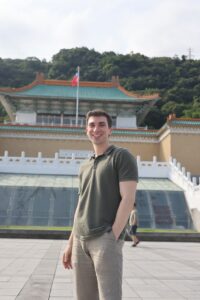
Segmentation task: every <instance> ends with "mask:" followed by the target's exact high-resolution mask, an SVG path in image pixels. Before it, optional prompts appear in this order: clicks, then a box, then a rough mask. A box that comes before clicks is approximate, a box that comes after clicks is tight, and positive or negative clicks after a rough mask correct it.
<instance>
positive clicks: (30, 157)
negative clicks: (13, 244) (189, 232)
mask: <svg viewBox="0 0 200 300" xmlns="http://www.w3.org/2000/svg"><path fill="white" fill-rule="evenodd" d="M76 93H77V88H76V87H72V86H71V82H69V81H64V80H45V79H44V76H43V75H42V74H37V77H36V80H35V81H34V82H33V83H31V84H30V85H28V86H25V87H22V88H1V89H0V101H1V103H2V105H3V106H4V108H5V110H6V112H7V114H8V116H9V119H10V120H9V121H8V122H4V123H3V124H0V179H1V180H0V225H7V226H9V225H44V226H67V225H69V226H71V224H72V222H73V214H74V210H75V207H76V203H77V191H78V179H77V174H78V170H79V166H80V163H81V162H82V161H83V160H84V159H85V158H86V157H88V155H89V154H91V152H92V151H93V149H92V147H91V144H90V142H89V141H88V138H87V137H86V135H85V128H84V127H85V114H86V113H87V112H88V111H89V110H92V109H95V108H101V109H104V110H106V111H108V112H109V113H110V114H111V116H112V119H113V133H112V135H111V143H113V144H115V145H117V146H119V147H124V148H127V149H129V151H130V152H131V153H132V154H133V155H135V156H137V162H138V168H139V175H140V181H139V185H138V191H137V196H136V198H137V201H138V211H139V225H140V226H141V227H147V228H149V227H151V228H169V229H179V228H181V229H192V228H193V227H194V228H196V229H197V230H199V231H200V222H199V216H200V203H199V199H200V184H199V177H200V155H199V149H200V119H178V118H176V116H175V115H173V114H172V115H170V116H169V117H168V119H167V120H166V124H164V126H163V127H162V128H160V129H159V130H149V129H147V128H141V124H142V122H143V120H144V119H145V117H146V115H147V114H148V112H149V109H150V108H151V107H152V106H153V105H154V104H155V103H156V101H157V100H158V99H159V95H157V94H154V95H145V96H141V95H138V94H134V93H129V92H128V91H126V90H125V89H124V88H122V87H121V86H120V84H119V79H118V77H113V78H112V82H80V87H79V101H78V104H79V105H78V122H77V124H76V121H77V94H76Z"/></svg>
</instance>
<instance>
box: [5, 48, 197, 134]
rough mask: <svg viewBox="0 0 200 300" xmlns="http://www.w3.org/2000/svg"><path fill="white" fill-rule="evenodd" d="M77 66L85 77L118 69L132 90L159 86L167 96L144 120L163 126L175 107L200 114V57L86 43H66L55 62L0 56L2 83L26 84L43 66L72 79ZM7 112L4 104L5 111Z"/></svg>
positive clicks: (182, 113) (104, 76)
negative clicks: (151, 55)
mask: <svg viewBox="0 0 200 300" xmlns="http://www.w3.org/2000/svg"><path fill="white" fill-rule="evenodd" d="M77 66H80V77H81V80H83V81H85V80H87V81H110V80H111V77H112V76H116V75H117V76H119V78H120V83H121V85H122V86H124V87H125V88H126V89H127V90H129V91H137V92H140V93H142V94H147V93H153V92H158V93H159V94H160V95H161V101H159V102H158V103H157V104H156V106H155V107H153V108H152V109H151V111H150V112H149V114H148V115H147V117H146V119H145V123H144V124H143V125H144V126H146V125H147V126H148V127H149V128H160V127H161V126H162V125H163V124H164V123H165V121H166V117H167V116H168V115H169V114H170V113H175V114H176V115H177V116H178V117H189V118H200V60H191V59H190V60H188V59H187V57H186V56H184V55H182V57H181V58H179V57H178V56H174V57H173V58H170V57H154V58H149V57H147V56H144V55H142V54H140V53H134V52H131V53H129V54H126V55H122V54H117V53H115V52H113V51H110V52H103V53H99V52H97V51H95V50H94V49H88V48H86V47H81V48H72V49H61V50H60V51H59V52H58V53H57V54H55V55H54V56H53V58H52V61H50V62H47V61H45V60H43V61H40V60H39V59H38V58H36V57H28V58H26V59H24V60H22V59H1V58H0V86H1V87H8V86H10V87H19V86H24V85H26V84H29V83H31V82H32V81H33V80H34V79H35V74H36V72H43V73H44V74H45V77H46V78H50V79H63V80H70V79H71V78H72V77H73V75H74V74H75V72H76V68H77ZM4 115H5V111H3V109H2V107H1V106H0V116H4Z"/></svg>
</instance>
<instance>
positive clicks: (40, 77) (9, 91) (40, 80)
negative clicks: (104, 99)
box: [0, 73, 160, 103]
mask: <svg viewBox="0 0 200 300" xmlns="http://www.w3.org/2000/svg"><path fill="white" fill-rule="evenodd" d="M37 85H49V86H68V87H69V86H71V81H67V80H54V79H45V78H44V74H42V73H37V75H36V79H35V80H34V81H33V82H32V83H30V84H28V85H26V86H23V87H20V88H0V94H2V95H6V96H11V97H13V96H14V97H20V98H22V97H27V96H25V95H22V94H20V96H19V95H16V93H20V92H25V91H27V90H29V89H31V88H33V87H35V86H37ZM79 86H80V87H95V88H113V87H115V88H117V89H119V90H120V91H121V92H122V93H124V94H125V95H126V96H128V97H130V100H133V101H138V102H139V103H141V101H143V102H144V101H147V102H149V101H150V102H151V101H152V100H158V99H159V98H160V97H159V94H152V95H141V94H139V93H133V92H129V91H127V90H126V89H124V88H123V87H122V86H121V85H120V83H119V81H116V78H115V77H114V79H113V78H112V81H111V82H93V81H80V82H79ZM30 97H32V98H33V97H34V96H30ZM30 97H27V99H29V98H30ZM35 97H36V98H37V96H35ZM43 97H45V96H43ZM45 98H47V97H45ZM48 98H50V97H49V96H48ZM52 98H55V96H54V97H52ZM57 98H58V99H62V97H60V96H59V97H57ZM131 98H132V99H131ZM135 98H136V99H135ZM63 99H65V100H66V97H63ZM92 100H98V99H92ZM130 100H129V101H130ZM115 101H116V100H115ZM118 101H128V100H125V99H123V98H122V99H118Z"/></svg>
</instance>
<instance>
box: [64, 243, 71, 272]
mask: <svg viewBox="0 0 200 300" xmlns="http://www.w3.org/2000/svg"><path fill="white" fill-rule="evenodd" d="M62 263H63V266H64V268H65V269H72V246H71V245H67V246H66V248H65V250H64V253H63V258H62Z"/></svg>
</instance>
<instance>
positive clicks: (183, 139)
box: [171, 132, 200, 175]
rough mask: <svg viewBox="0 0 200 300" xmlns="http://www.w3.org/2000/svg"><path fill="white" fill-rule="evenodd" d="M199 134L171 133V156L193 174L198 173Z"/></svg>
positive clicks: (199, 163) (199, 172) (199, 165)
mask: <svg viewBox="0 0 200 300" xmlns="http://www.w3.org/2000/svg"><path fill="white" fill-rule="evenodd" d="M199 149H200V135H199V134H193V133H192V132H191V133H187V132H186V133H182V132H177V133H173V132H172V133H171V156H172V157H175V158H176V160H177V161H180V162H181V165H182V166H184V167H185V168H186V169H187V170H189V171H190V172H191V173H192V174H193V175H200V150H199Z"/></svg>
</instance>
